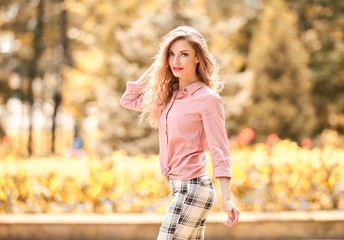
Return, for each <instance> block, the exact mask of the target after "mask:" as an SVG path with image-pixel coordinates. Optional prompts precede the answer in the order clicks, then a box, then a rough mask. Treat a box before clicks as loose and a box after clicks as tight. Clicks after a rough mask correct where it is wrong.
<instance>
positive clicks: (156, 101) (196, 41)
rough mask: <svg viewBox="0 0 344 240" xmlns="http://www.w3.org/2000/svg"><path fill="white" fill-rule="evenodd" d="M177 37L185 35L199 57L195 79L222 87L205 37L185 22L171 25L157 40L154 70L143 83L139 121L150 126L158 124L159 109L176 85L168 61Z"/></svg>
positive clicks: (215, 88)
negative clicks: (173, 26)
mask: <svg viewBox="0 0 344 240" xmlns="http://www.w3.org/2000/svg"><path fill="white" fill-rule="evenodd" d="M179 39H186V40H187V41H188V42H189V43H190V44H191V46H192V47H193V49H194V50H195V53H196V56H197V57H198V58H199V60H200V62H199V63H198V64H197V67H196V74H197V76H198V78H199V80H200V81H202V82H204V83H205V84H206V85H207V86H208V87H210V88H211V89H213V90H214V91H215V92H219V91H220V90H221V89H222V88H223V82H222V81H220V79H219V77H218V67H217V65H216V62H215V60H214V57H213V56H212V55H211V54H210V53H209V51H208V46H207V43H206V40H205V39H204V38H203V37H202V35H201V34H200V33H199V32H198V31H197V30H195V29H194V28H192V27H189V26H180V27H177V28H175V29H173V30H172V31H171V32H169V33H168V34H167V35H166V36H165V37H164V41H163V42H162V43H161V44H160V50H159V52H158V54H157V55H156V56H155V62H154V63H153V66H154V70H153V71H154V72H153V75H152V79H151V80H150V81H149V83H148V85H147V87H146V91H145V98H144V100H143V102H142V109H143V111H142V112H141V114H140V116H139V120H140V122H143V121H144V120H148V121H149V122H150V125H151V126H152V127H153V128H157V127H158V120H159V117H160V115H161V112H162V111H163V109H164V107H165V106H166V105H167V104H168V102H169V101H170V100H171V98H172V96H173V92H174V91H175V90H176V89H178V88H179V80H178V78H177V77H175V76H174V75H173V73H172V71H171V69H170V66H169V63H168V53H169V49H170V46H171V44H172V43H173V42H174V41H176V40H179Z"/></svg>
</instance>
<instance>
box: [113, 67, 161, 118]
mask: <svg viewBox="0 0 344 240" xmlns="http://www.w3.org/2000/svg"><path fill="white" fill-rule="evenodd" d="M153 69H154V64H153V65H152V66H150V68H149V69H148V70H147V71H146V72H145V73H144V74H142V76H141V77H140V78H139V79H138V80H137V81H136V82H130V81H129V82H127V89H126V91H125V93H124V94H123V96H122V98H121V100H120V103H121V105H122V106H123V107H125V108H128V109H131V110H135V111H142V110H143V109H142V102H143V100H144V97H145V96H144V92H143V90H144V89H145V88H146V86H147V85H148V83H149V81H150V79H151V78H152V72H153Z"/></svg>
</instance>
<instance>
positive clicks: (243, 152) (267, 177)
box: [0, 141, 344, 213]
mask: <svg viewBox="0 0 344 240" xmlns="http://www.w3.org/2000/svg"><path fill="white" fill-rule="evenodd" d="M271 149H272V151H271V152H270V153H268V152H267V146H266V145H264V144H256V145H253V146H247V147H245V146H241V147H238V148H233V149H232V151H231V157H232V172H233V179H232V182H231V190H232V193H233V198H234V199H236V200H235V201H236V203H237V204H238V207H239V208H240V209H241V210H244V211H262V210H267V211H279V210H286V209H301V210H302V209H310V210H316V209H319V210H321V209H331V208H333V207H337V208H340V209H341V208H343V207H344V206H343V204H342V205H340V201H338V200H334V199H341V198H342V196H343V195H340V194H341V192H340V191H341V190H340V188H339V187H337V186H339V185H340V182H341V181H342V179H343V172H344V160H343V156H344V155H343V153H344V150H343V149H341V148H335V147H330V146H329V147H324V148H314V149H309V148H308V149H306V148H299V147H298V146H297V145H296V144H295V143H293V142H291V141H279V142H277V143H275V144H274V145H273V146H272V148H271ZM207 154H208V158H209V161H208V165H207V169H208V174H209V175H210V176H212V162H211V156H210V154H209V152H208V153H207ZM158 158H159V156H158V155H153V156H144V155H137V156H128V155H127V153H126V152H125V151H115V152H114V153H113V154H112V156H110V157H106V158H103V159H101V158H97V157H94V156H89V157H88V158H87V159H59V158H50V159H45V160H42V159H39V160H38V159H29V160H17V161H15V162H12V161H4V162H0V169H5V171H8V172H9V173H6V172H4V173H0V212H6V211H9V212H17V211H19V212H23V213H26V212H30V213H32V212H37V213H39V212H53V213H64V212H97V213H108V212H112V211H115V212H122V213H129V212H147V211H150V212H159V213H164V212H165V211H166V208H167V206H168V204H169V199H170V197H169V187H168V185H165V179H164V177H163V176H162V175H161V173H160V166H159V160H158ZM14 164H15V167H14ZM33 166H34V167H33ZM212 181H213V183H214V186H215V188H217V192H218V198H217V201H216V203H215V206H214V208H213V209H214V210H213V211H222V201H221V190H220V186H219V183H218V180H216V179H214V178H212ZM338 189H339V190H338ZM335 202H339V204H338V205H334V204H335Z"/></svg>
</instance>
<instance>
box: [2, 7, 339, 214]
mask: <svg viewBox="0 0 344 240" xmlns="http://www.w3.org/2000/svg"><path fill="white" fill-rule="evenodd" d="M343 12H344V1H342V0H288V1H283V0H273V1H272V0H271V1H269V0H1V3H0V26H1V32H0V53H1V54H0V66H1V71H0V137H1V140H0V213H67V212H72V213H77V212H81V213H84V212H96V213H111V212H120V213H128V212H158V213H163V212H164V211H165V210H166V208H167V206H168V203H169V201H168V193H169V190H168V188H167V186H166V185H164V179H163V177H162V176H161V173H160V169H159V163H158V151H159V143H158V132H157V131H156V130H152V129H151V128H150V127H149V125H148V124H142V125H138V121H137V117H138V113H136V112H133V111H129V110H127V109H124V108H123V107H122V106H120V104H119V100H120V98H121V96H122V94H123V92H124V91H125V88H126V82H127V81H135V80H136V79H138V77H139V76H140V75H141V74H142V73H143V72H144V71H145V70H146V69H147V68H148V67H149V66H150V65H151V64H152V62H153V59H152V58H153V57H154V55H155V54H156V53H157V51H158V48H159V43H160V42H161V41H162V37H163V36H164V35H165V34H166V33H168V32H169V31H170V30H171V29H173V28H174V27H176V26H179V25H190V26H192V27H195V28H196V29H198V30H199V31H200V32H201V33H202V34H203V35H204V37H205V38H206V39H207V42H208V46H209V50H210V52H211V53H212V54H213V55H214V56H215V58H216V60H217V63H218V65H219V66H220V76H221V78H222V79H223V80H224V81H225V83H226V84H225V88H224V89H223V91H222V92H221V93H220V95H221V97H222V98H223V100H224V103H225V114H226V127H227V133H228V136H229V139H230V148H231V154H232V162H233V163H232V166H233V180H232V191H233V194H234V198H235V202H236V203H237V204H238V207H239V208H240V209H241V210H242V211H281V210H335V209H339V210H343V209H344V174H343V172H344V137H343V134H344V67H343V66H344V15H343ZM209 158H210V156H209ZM208 168H209V174H210V175H211V171H212V169H211V162H210V161H209V165H208ZM213 180H214V183H215V186H216V187H217V188H218V189H219V184H218V182H217V181H216V180H215V179H213ZM218 196H219V197H218V201H217V203H216V206H215V207H214V211H221V207H222V206H221V198H220V193H219V195H218Z"/></svg>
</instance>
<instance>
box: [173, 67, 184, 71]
mask: <svg viewBox="0 0 344 240" xmlns="http://www.w3.org/2000/svg"><path fill="white" fill-rule="evenodd" d="M173 70H174V71H176V72H179V71H181V70H183V68H181V67H173Z"/></svg>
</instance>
